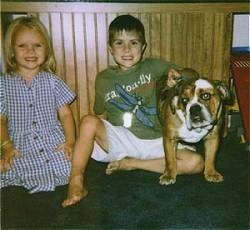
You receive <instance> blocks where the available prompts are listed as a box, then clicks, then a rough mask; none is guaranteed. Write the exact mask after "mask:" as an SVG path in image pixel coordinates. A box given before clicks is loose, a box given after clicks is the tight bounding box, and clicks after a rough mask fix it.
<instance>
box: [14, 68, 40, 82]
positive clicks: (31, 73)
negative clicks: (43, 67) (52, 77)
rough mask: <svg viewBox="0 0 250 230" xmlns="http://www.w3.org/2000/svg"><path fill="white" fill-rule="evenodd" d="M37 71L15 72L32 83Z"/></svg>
mask: <svg viewBox="0 0 250 230" xmlns="http://www.w3.org/2000/svg"><path fill="white" fill-rule="evenodd" d="M39 71H40V70H39V69H38V70H34V71H30V70H29V71H23V70H17V73H18V74H19V75H20V76H21V77H22V78H23V79H24V80H25V81H27V82H29V81H32V80H33V79H34V78H35V77H36V76H37V74H38V73H39Z"/></svg>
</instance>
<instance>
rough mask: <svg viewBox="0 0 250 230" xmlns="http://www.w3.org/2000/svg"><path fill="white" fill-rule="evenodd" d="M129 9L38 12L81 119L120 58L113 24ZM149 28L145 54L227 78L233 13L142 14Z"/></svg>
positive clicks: (214, 77) (210, 76)
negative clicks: (99, 78) (111, 36)
mask: <svg viewBox="0 0 250 230" xmlns="http://www.w3.org/2000/svg"><path fill="white" fill-rule="evenodd" d="M124 13H128V12H115V13H114V12H95V8H93V12H89V11H88V12H84V10H83V12H68V11H67V13H65V12H48V13H46V12H42V13H39V12H34V15H37V16H38V17H39V18H40V19H41V21H42V22H43V23H44V24H45V25H46V27H47V28H48V30H49V32H50V35H51V39H52V43H53V47H54V52H55V57H56V61H57V68H58V75H59V76H60V77H62V78H63V79H64V80H65V81H66V83H67V84H68V85H69V86H70V87H71V88H72V89H73V90H74V91H75V92H76V93H77V100H76V102H74V103H73V105H72V110H73V113H74V116H75V118H76V123H77V124H78V123H79V120H80V118H81V117H82V116H83V115H85V114H88V113H92V112H93V109H92V108H93V104H94V90H95V89H94V83H95V77H96V74H97V73H98V72H99V71H101V70H102V69H104V68H106V67H107V65H113V64H114V61H113V58H112V56H111V55H110V54H109V52H108V45H107V43H108V40H107V30H108V26H109V24H110V22H111V21H112V20H113V19H114V18H115V17H116V16H117V15H120V14H124ZM133 15H134V16H136V17H138V18H140V19H141V21H142V22H143V24H144V26H145V32H146V39H147V44H148V46H147V49H146V52H145V57H157V58H158V57H160V58H163V59H165V60H170V61H173V62H175V63H177V64H179V65H182V66H188V67H192V68H194V69H196V70H198V71H199V72H200V74H201V75H202V76H205V77H208V78H210V79H218V80H227V78H228V76H229V58H228V57H229V53H230V43H231V25H232V15H231V14H228V13H225V12H220V13H216V12H209V13H207V12H173V11H171V12H168V10H167V8H166V12H162V11H161V12H142V13H140V9H138V12H135V11H133Z"/></svg>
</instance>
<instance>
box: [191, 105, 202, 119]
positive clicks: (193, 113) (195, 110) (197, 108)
mask: <svg viewBox="0 0 250 230" xmlns="http://www.w3.org/2000/svg"><path fill="white" fill-rule="evenodd" d="M190 114H191V116H192V117H197V116H200V114H201V107H200V106H199V105H197V104H196V105H192V106H191V107H190Z"/></svg>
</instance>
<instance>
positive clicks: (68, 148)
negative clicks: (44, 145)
mask: <svg viewBox="0 0 250 230" xmlns="http://www.w3.org/2000/svg"><path fill="white" fill-rule="evenodd" d="M73 149H74V143H67V142H64V143H62V144H60V145H59V146H57V148H56V149H55V151H56V152H57V151H63V152H64V154H65V157H66V159H67V160H69V161H70V160H71V158H72V154H73Z"/></svg>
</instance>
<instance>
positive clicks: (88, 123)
mask: <svg viewBox="0 0 250 230" xmlns="http://www.w3.org/2000/svg"><path fill="white" fill-rule="evenodd" d="M100 122H101V120H100V119H99V118H98V117H97V116H95V115H85V116H83V117H82V118H81V121H80V128H89V129H97V127H98V125H99V124H100Z"/></svg>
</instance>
